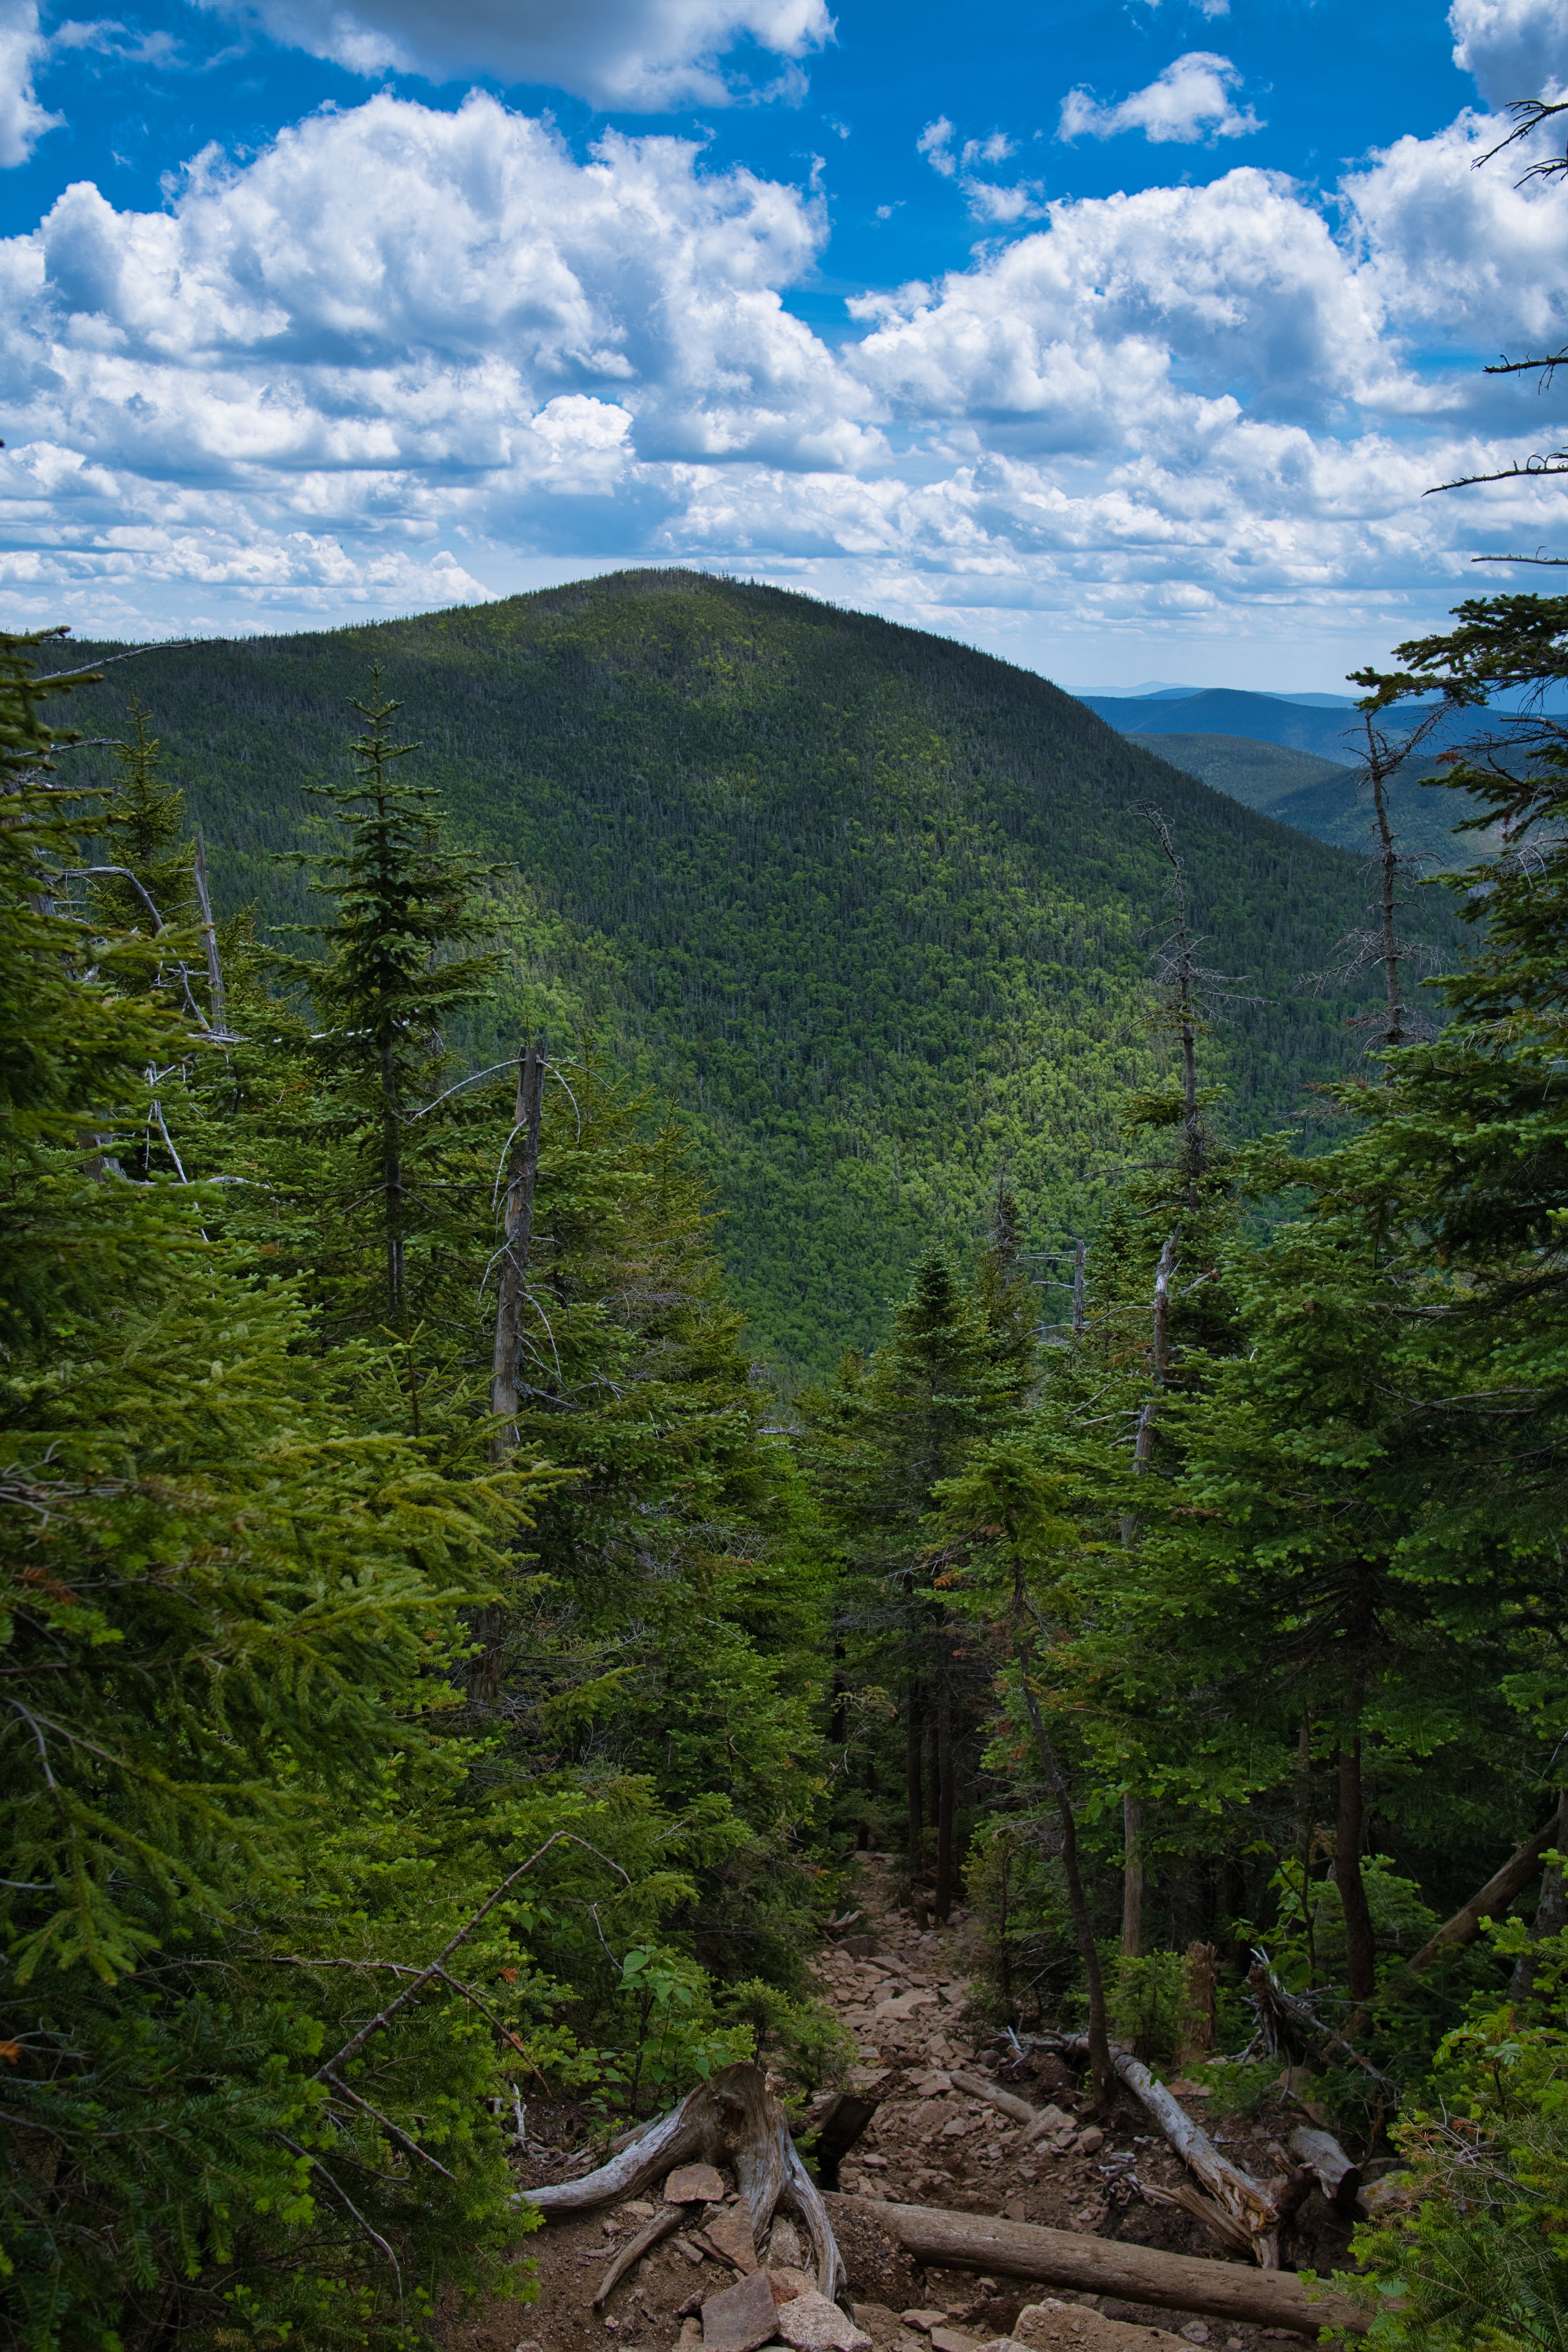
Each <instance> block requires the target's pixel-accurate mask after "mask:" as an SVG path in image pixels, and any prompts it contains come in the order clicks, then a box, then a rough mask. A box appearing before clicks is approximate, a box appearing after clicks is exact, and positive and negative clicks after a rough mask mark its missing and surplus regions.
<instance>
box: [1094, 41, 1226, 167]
mask: <svg viewBox="0 0 1568 2352" xmlns="http://www.w3.org/2000/svg"><path fill="white" fill-rule="evenodd" d="M1240 86H1241V75H1240V74H1239V73H1238V72H1237V68H1236V67H1235V66H1233V65H1232V64H1231V61H1230V59H1229V58H1222V57H1219V56H1217V55H1216V54H1215V51H1214V50H1213V49H1189V50H1188V51H1187V53H1186V55H1185V56H1184V57H1180V58H1175V59H1174V60H1173V63H1172V64H1170V65H1168V66H1167V67H1166V68H1165V69H1164V71H1163V73H1161V74H1157V75H1156V76H1155V78H1154V79H1153V80H1152V82H1150V83H1149V84H1148V86H1147V87H1146V88H1145V89H1135V90H1133V91H1132V93H1131V96H1130V97H1128V98H1124V99H1121V100H1119V101H1118V103H1117V104H1116V105H1114V106H1104V105H1101V103H1100V100H1098V99H1097V98H1096V97H1095V95H1094V93H1093V91H1092V90H1089V89H1082V88H1079V89H1069V90H1068V94H1067V96H1066V97H1065V98H1064V99H1063V100H1062V110H1061V120H1060V122H1059V124H1058V131H1057V136H1058V139H1066V140H1072V139H1082V138H1086V137H1087V138H1089V139H1114V138H1115V137H1116V136H1117V135H1118V133H1119V132H1121V131H1142V133H1143V135H1144V137H1145V138H1146V139H1151V140H1154V141H1157V142H1158V141H1166V140H1175V141H1178V142H1181V143H1183V144H1184V145H1191V144H1193V143H1194V142H1196V141H1197V140H1200V139H1210V140H1213V139H1240V138H1243V137H1245V136H1246V135H1247V133H1248V132H1249V131H1261V130H1262V128H1263V125H1262V124H1261V122H1259V121H1258V117H1257V115H1256V114H1254V112H1253V111H1252V109H1251V108H1250V107H1247V108H1238V107H1237V104H1236V103H1235V100H1234V97H1233V95H1232V93H1233V92H1234V91H1236V90H1237V89H1239V88H1240Z"/></svg>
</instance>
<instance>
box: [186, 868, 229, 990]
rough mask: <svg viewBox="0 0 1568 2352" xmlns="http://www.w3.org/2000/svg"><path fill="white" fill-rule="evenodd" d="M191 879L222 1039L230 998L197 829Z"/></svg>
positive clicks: (209, 988) (210, 987) (208, 977)
mask: <svg viewBox="0 0 1568 2352" xmlns="http://www.w3.org/2000/svg"><path fill="white" fill-rule="evenodd" d="M191 876H192V879H193V880H194V881H195V886H196V904H197V906H198V907H199V908H201V917H202V939H203V941H204V943H205V948H206V953H207V1003H208V1005H209V1007H210V1009H211V1012H212V1017H213V1027H214V1028H215V1029H216V1031H217V1032H218V1034H219V1035H220V1036H226V1034H228V997H227V993H226V991H225V988H224V984H223V966H222V964H221V963H220V962H219V961H218V952H217V929H216V925H215V923H214V921H213V903H212V899H211V898H210V897H209V895H208V892H207V853H206V845H205V842H204V841H203V839H202V829H201V827H200V825H199V824H198V825H197V827H196V837H195V843H194V844H193V845H192V854H191Z"/></svg>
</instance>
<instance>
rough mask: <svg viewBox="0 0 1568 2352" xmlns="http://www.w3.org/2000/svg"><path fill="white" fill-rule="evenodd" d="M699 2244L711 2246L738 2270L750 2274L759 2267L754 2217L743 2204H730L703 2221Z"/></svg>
mask: <svg viewBox="0 0 1568 2352" xmlns="http://www.w3.org/2000/svg"><path fill="white" fill-rule="evenodd" d="M698 2242H699V2244H700V2245H705V2246H710V2247H711V2248H712V2250H713V2252H715V2253H716V2254H721V2255H722V2257H723V2259H724V2260H725V2262H727V2263H734V2265H735V2268H736V2269H737V2270H738V2271H742V2272H745V2273H751V2272H752V2271H754V2270H755V2269H756V2267H757V2249H756V2244H755V2242H754V2240H753V2239H752V2217H751V2215H750V2213H748V2211H747V2210H746V2208H745V2207H744V2206H743V2205H727V2206H726V2207H725V2208H724V2210H723V2211H722V2212H721V2213H715V2214H714V2215H713V2217H712V2219H711V2220H710V2221H706V2222H704V2224H703V2226H702V2229H701V2231H700V2235H699V2239H698Z"/></svg>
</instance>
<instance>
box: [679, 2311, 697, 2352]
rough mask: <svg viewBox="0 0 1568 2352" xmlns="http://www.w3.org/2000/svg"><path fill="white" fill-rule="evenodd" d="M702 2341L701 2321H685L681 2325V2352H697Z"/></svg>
mask: <svg viewBox="0 0 1568 2352" xmlns="http://www.w3.org/2000/svg"><path fill="white" fill-rule="evenodd" d="M701 2341H702V2322H701V2321H700V2319H683V2320H682V2321H681V2323H680V2352H697V2347H698V2346H699V2345H700V2343H701Z"/></svg>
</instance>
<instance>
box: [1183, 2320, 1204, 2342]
mask: <svg viewBox="0 0 1568 2352" xmlns="http://www.w3.org/2000/svg"><path fill="white" fill-rule="evenodd" d="M1182 2334H1183V2335H1184V2336H1185V2337H1186V2339H1187V2342H1188V2343H1189V2344H1206V2343H1207V2342H1208V2340H1209V2332H1208V2329H1207V2328H1206V2327H1205V2325H1204V2323H1203V2321H1202V2320H1201V2319H1189V2320H1188V2322H1187V2324H1186V2326H1184V2328H1183V2330H1182Z"/></svg>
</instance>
